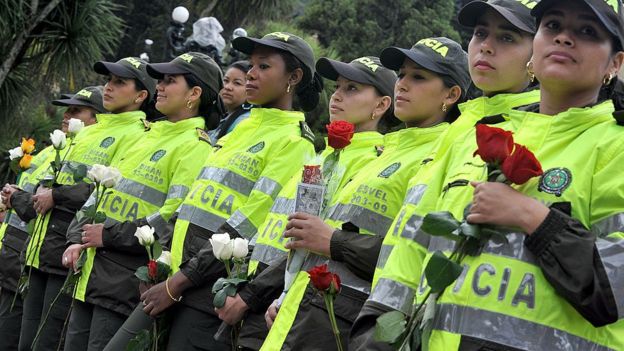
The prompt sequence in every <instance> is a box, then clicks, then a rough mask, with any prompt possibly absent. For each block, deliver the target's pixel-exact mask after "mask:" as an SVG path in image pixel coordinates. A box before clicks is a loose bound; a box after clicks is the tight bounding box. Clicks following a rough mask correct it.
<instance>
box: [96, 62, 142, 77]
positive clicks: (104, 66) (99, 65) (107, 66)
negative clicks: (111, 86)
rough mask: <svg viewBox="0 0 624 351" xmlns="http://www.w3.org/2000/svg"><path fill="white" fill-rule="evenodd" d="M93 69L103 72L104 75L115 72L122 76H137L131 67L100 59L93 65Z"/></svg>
mask: <svg viewBox="0 0 624 351" xmlns="http://www.w3.org/2000/svg"><path fill="white" fill-rule="evenodd" d="M93 70H94V71H95V72H96V73H99V74H103V75H107V74H114V75H116V76H118V77H122V78H135V77H136V75H135V74H134V73H133V72H132V71H131V70H130V69H128V68H126V67H124V66H122V65H120V64H118V63H115V62H104V61H98V62H96V63H95V64H94V65H93Z"/></svg>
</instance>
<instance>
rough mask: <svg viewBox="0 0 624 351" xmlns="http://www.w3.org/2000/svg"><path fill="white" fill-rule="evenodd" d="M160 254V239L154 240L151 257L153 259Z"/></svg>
mask: <svg viewBox="0 0 624 351" xmlns="http://www.w3.org/2000/svg"><path fill="white" fill-rule="evenodd" d="M160 255H162V245H161V244H160V241H158V240H154V243H153V244H152V257H153V258H154V260H157V259H158V258H159V257H160Z"/></svg>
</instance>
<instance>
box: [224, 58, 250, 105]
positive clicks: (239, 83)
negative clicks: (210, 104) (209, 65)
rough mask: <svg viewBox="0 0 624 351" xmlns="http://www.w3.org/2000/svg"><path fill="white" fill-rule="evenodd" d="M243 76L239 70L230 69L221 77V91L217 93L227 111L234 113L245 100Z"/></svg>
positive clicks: (243, 73)
mask: <svg viewBox="0 0 624 351" xmlns="http://www.w3.org/2000/svg"><path fill="white" fill-rule="evenodd" d="M245 74H246V73H245V72H243V71H241V70H240V69H238V68H236V67H232V68H230V69H228V70H227V71H226V72H225V75H224V76H223V89H221V91H220V92H219V96H221V100H223V104H224V105H225V108H226V109H227V110H228V111H234V110H235V109H237V108H238V107H239V106H240V105H242V104H244V103H245V100H246V99H247V94H246V93H245Z"/></svg>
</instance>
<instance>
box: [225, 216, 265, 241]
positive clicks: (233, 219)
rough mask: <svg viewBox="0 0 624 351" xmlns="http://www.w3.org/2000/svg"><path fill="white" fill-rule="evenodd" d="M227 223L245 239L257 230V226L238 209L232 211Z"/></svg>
mask: <svg viewBox="0 0 624 351" xmlns="http://www.w3.org/2000/svg"><path fill="white" fill-rule="evenodd" d="M227 223H228V224H229V225H230V226H231V227H232V228H234V229H236V231H237V232H238V234H240V235H241V236H243V237H244V238H246V239H251V238H252V237H253V236H254V235H256V233H257V232H258V228H256V226H255V225H253V223H251V221H250V220H249V218H247V216H245V215H244V214H243V213H242V212H240V211H236V212H234V214H233V215H232V216H230V219H228V220H227Z"/></svg>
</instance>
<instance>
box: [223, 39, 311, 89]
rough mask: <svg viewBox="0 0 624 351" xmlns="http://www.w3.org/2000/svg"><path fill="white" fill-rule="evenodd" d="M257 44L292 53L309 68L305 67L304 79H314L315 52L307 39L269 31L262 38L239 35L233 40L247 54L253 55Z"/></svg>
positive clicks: (236, 47) (236, 46)
mask: <svg viewBox="0 0 624 351" xmlns="http://www.w3.org/2000/svg"><path fill="white" fill-rule="evenodd" d="M257 46H267V47H270V48H274V49H278V50H282V51H286V52H289V53H291V54H292V55H293V56H295V57H296V58H297V59H299V61H301V62H302V63H303V64H304V66H305V67H306V68H307V72H306V70H305V69H304V81H305V82H306V83H309V82H311V81H312V79H313V77H314V73H315V65H314V61H315V60H314V52H313V51H312V47H311V46H310V44H308V43H307V42H306V41H305V40H303V39H301V38H300V37H298V36H296V35H294V34H291V33H287V32H274V33H269V34H267V35H265V36H263V37H262V38H261V39H258V38H250V37H238V38H236V39H234V40H232V47H234V49H236V50H238V51H240V52H242V53H244V54H247V55H251V54H252V52H253V51H254V49H255V48H256V47H257Z"/></svg>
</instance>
